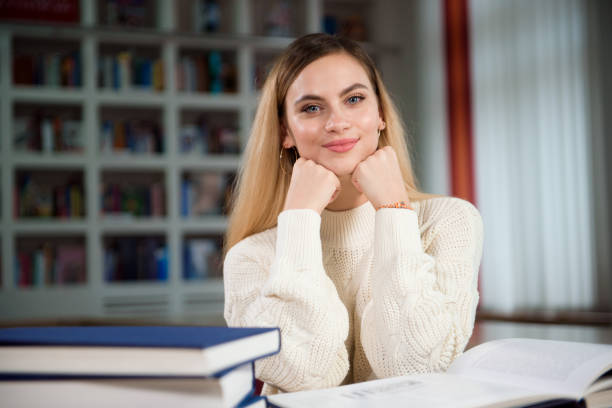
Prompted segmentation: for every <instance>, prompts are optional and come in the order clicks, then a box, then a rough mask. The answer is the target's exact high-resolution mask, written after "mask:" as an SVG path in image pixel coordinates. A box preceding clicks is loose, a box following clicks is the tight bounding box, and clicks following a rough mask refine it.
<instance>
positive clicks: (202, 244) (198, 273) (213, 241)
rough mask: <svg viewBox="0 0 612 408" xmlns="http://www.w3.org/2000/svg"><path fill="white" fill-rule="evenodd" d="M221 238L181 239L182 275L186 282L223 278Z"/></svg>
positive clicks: (213, 236)
mask: <svg viewBox="0 0 612 408" xmlns="http://www.w3.org/2000/svg"><path fill="white" fill-rule="evenodd" d="M222 260H223V236H222V235H185V237H184V239H183V259H182V266H183V273H182V278H183V280H186V281H202V280H207V279H220V278H222V277H223V267H222V266H223V262H222Z"/></svg>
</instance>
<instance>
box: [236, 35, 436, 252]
mask: <svg viewBox="0 0 612 408" xmlns="http://www.w3.org/2000/svg"><path fill="white" fill-rule="evenodd" d="M334 53H346V54H348V55H350V56H352V57H354V58H355V59H356V60H357V61H358V62H359V63H360V64H361V65H362V66H363V68H364V69H365V71H366V73H367V74H368V77H369V79H370V82H371V83H372V86H373V87H374V91H375V93H376V95H377V97H378V102H379V107H380V111H381V112H382V117H383V120H384V121H385V122H386V127H385V128H384V129H383V130H382V131H381V133H380V138H379V141H378V147H379V148H380V147H383V146H391V147H393V149H394V150H395V152H396V153H397V157H398V160H399V165H400V169H401V172H402V176H403V178H404V182H405V185H406V190H407V191H408V197H409V199H410V201H420V200H424V199H427V198H431V197H435V195H432V194H427V193H423V192H421V191H420V190H419V188H418V184H417V180H416V178H415V176H414V173H413V171H412V164H411V158H410V153H409V152H410V150H409V148H408V144H407V141H406V138H405V136H406V134H405V130H404V124H403V122H402V120H401V118H400V117H399V115H398V112H397V109H396V108H395V105H394V103H393V101H392V100H391V97H390V96H389V93H388V92H387V90H386V88H385V86H384V84H383V82H382V80H381V77H380V74H379V72H378V70H377V69H376V67H375V65H374V62H373V61H372V59H371V58H370V57H369V56H368V54H367V53H366V52H365V51H364V50H363V48H362V47H361V46H360V45H359V44H358V43H356V42H354V41H352V40H349V39H346V38H342V37H336V36H331V35H328V34H320V33H318V34H308V35H305V36H303V37H300V38H298V39H297V40H295V41H294V42H293V43H291V44H290V45H289V47H287V49H286V50H285V51H284V52H283V54H281V55H280V56H279V57H278V59H277V61H276V63H275V64H274V67H273V68H272V69H271V71H270V73H269V74H268V77H267V78H266V81H265V83H264V86H263V90H262V93H261V99H260V101H259V105H258V107H257V113H256V114H255V119H254V121H253V126H252V128H251V134H250V137H249V140H248V143H247V146H246V149H245V152H244V155H243V158H242V160H243V161H242V164H241V166H240V169H239V171H238V175H237V177H236V181H235V184H234V191H233V194H232V198H231V202H230V203H229V209H230V216H229V217H230V218H229V225H228V229H227V233H226V237H225V246H224V248H225V252H226V253H227V251H228V250H229V249H230V248H231V247H233V246H234V245H235V244H237V243H238V242H239V241H241V240H242V239H244V238H246V237H248V236H250V235H252V234H256V233H258V232H261V231H265V230H267V229H269V228H273V227H274V226H276V222H277V218H278V215H279V214H280V212H281V211H282V209H283V206H284V203H285V197H286V195H287V190H288V188H289V182H290V181H291V173H290V169H291V167H292V166H293V163H294V162H295V160H296V157H295V156H294V155H292V154H291V153H290V152H284V153H283V157H282V158H280V157H279V156H280V152H281V149H282V148H283V147H282V144H281V142H282V127H281V123H283V121H284V118H285V116H284V103H285V97H286V95H287V91H288V89H289V87H290V86H291V84H292V83H293V81H294V80H295V78H296V77H297V76H298V75H299V73H300V72H301V71H302V69H304V68H305V67H306V66H307V65H308V64H310V63H311V62H313V61H315V60H317V59H319V58H321V57H324V56H326V55H329V54H334ZM286 169H287V170H286Z"/></svg>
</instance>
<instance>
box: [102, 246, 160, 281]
mask: <svg viewBox="0 0 612 408" xmlns="http://www.w3.org/2000/svg"><path fill="white" fill-rule="evenodd" d="M104 277H105V280H106V281H107V282H114V281H166V280H168V249H167V247H166V246H165V245H164V243H163V242H162V239H161V238H156V237H143V238H139V237H116V238H114V239H113V240H112V241H111V242H109V243H108V244H107V245H106V248H105V250H104Z"/></svg>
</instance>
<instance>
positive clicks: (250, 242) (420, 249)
mask: <svg viewBox="0 0 612 408" xmlns="http://www.w3.org/2000/svg"><path fill="white" fill-rule="evenodd" d="M412 206H413V207H414V211H412V210H406V209H391V208H389V209H381V210H378V211H376V210H375V209H374V208H373V207H372V205H371V204H370V202H366V203H365V204H363V205H361V206H359V207H357V208H354V209H352V210H348V211H340V212H331V211H327V210H325V211H323V214H322V215H321V216H319V214H318V213H316V212H315V211H313V210H287V211H283V212H282V213H281V214H280V215H279V216H278V225H277V227H276V228H272V229H269V230H266V231H263V232H260V233H258V234H254V235H252V236H250V237H247V238H245V239H244V240H242V241H240V242H239V243H238V244H236V245H235V246H234V247H232V248H231V249H230V251H229V252H228V254H227V256H226V259H225V263H224V284H225V320H226V321H227V323H228V325H229V326H276V327H280V329H281V344H282V345H281V351H280V353H279V354H276V355H274V356H271V357H268V358H265V359H263V360H260V361H257V362H256V364H255V369H256V375H257V378H259V379H260V380H262V381H264V382H265V384H266V385H265V387H264V390H263V393H264V394H271V393H274V392H277V391H278V390H281V391H286V392H292V391H299V390H307V389H314V388H324V387H332V386H337V385H340V384H347V383H353V382H359V381H365V380H369V379H374V378H384V377H391V376H397V375H403V374H410V373H423V372H435V371H442V370H445V369H446V368H447V367H448V366H449V364H450V363H451V362H452V361H453V359H454V358H455V357H457V356H458V355H459V354H460V353H461V352H462V351H463V349H464V348H465V346H466V344H467V341H468V340H469V338H470V336H471V334H472V329H473V326H474V315H475V310H476V305H477V303H478V291H477V276H478V269H479V265H480V259H481V255H482V242H483V227H482V220H481V217H480V214H479V212H478V210H477V209H476V208H475V207H474V206H473V205H472V204H470V203H469V202H467V201H464V200H461V199H458V198H453V197H440V198H432V199H429V200H424V201H420V202H413V203H412Z"/></svg>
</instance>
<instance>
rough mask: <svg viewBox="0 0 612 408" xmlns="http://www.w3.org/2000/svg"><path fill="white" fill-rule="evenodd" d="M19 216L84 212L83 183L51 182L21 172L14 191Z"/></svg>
mask: <svg viewBox="0 0 612 408" xmlns="http://www.w3.org/2000/svg"><path fill="white" fill-rule="evenodd" d="M14 201H15V203H14V208H15V216H16V218H26V217H37V218H50V217H54V218H79V217H83V216H84V215H85V201H84V195H83V186H82V184H80V183H77V182H68V183H67V184H62V185H55V186H52V185H50V184H48V183H44V182H39V181H37V180H35V178H34V177H32V175H31V173H21V174H20V175H19V177H18V182H17V185H16V187H15V193H14Z"/></svg>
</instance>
